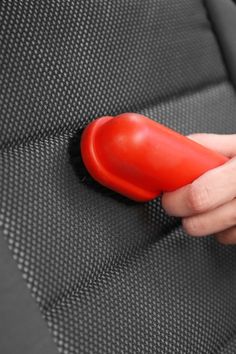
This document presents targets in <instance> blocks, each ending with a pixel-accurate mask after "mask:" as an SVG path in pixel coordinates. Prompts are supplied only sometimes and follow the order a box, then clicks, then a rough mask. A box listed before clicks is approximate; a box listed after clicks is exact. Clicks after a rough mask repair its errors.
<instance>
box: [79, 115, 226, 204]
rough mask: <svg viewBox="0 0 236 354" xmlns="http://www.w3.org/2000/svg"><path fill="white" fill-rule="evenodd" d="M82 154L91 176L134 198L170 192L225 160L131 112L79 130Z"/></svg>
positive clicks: (101, 119) (103, 118) (139, 198)
mask: <svg viewBox="0 0 236 354" xmlns="http://www.w3.org/2000/svg"><path fill="white" fill-rule="evenodd" d="M81 154H82V159H83V161H84V164H85V166H86V168H87V170H88V172H89V173H90V174H91V176H92V177H93V178H94V179H95V180H96V181H98V182H99V183H101V184H102V185H104V186H106V187H107V188H110V189H112V190H114V191H116V192H118V193H120V194H122V195H124V196H126V197H128V198H130V199H133V200H136V201H148V200H151V199H154V198H156V197H157V196H158V195H159V194H160V193H161V192H167V191H174V190H176V189H178V188H180V187H182V186H184V185H187V184H189V183H191V182H193V181H194V180H195V179H196V178H198V177H199V176H200V175H202V174H203V173H205V172H206V171H208V170H210V169H212V168H215V167H217V166H219V165H222V164H224V163H225V162H226V161H227V160H228V158H227V157H225V156H223V155H220V154H219V153H217V152H215V151H212V150H210V149H208V148H205V147H204V146H202V145H200V144H197V143H196V142H194V141H192V140H190V139H188V138H187V137H185V136H183V135H180V134H179V133H177V132H175V131H173V130H171V129H169V128H167V127H165V126H163V125H161V124H159V123H157V122H155V121H153V120H151V119H149V118H147V117H145V116H143V115H140V114H136V113H124V114H121V115H119V116H116V117H108V116H106V117H102V118H98V119H96V120H94V121H93V122H92V123H90V124H89V125H88V126H87V127H86V129H85V130H84V132H83V134H82V138H81Z"/></svg>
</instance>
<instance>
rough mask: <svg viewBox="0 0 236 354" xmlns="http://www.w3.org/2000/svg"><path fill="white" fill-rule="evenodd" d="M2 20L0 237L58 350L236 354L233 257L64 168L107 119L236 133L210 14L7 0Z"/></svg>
mask: <svg viewBox="0 0 236 354" xmlns="http://www.w3.org/2000/svg"><path fill="white" fill-rule="evenodd" d="M0 19H1V23H2V27H1V31H0V41H1V47H2V50H1V52H0V58H1V63H0V64H1V65H0V68H1V69H0V70H1V73H0V75H1V96H0V99H1V112H2V114H1V118H0V125H1V128H0V129H1V136H0V139H1V148H2V150H1V160H0V164H1V169H0V171H1V172H0V173H1V174H0V182H1V186H2V190H1V200H0V203H1V204H0V226H1V227H2V228H3V233H4V236H5V238H6V240H7V242H8V245H9V248H10V249H11V251H12V255H13V257H14V259H15V260H16V262H17V264H18V267H19V269H20V270H21V271H22V276H23V278H24V279H25V280H26V282H27V284H28V286H29V288H30V290H31V293H32V295H33V296H34V297H35V299H36V301H37V303H38V305H39V307H40V310H41V312H42V315H43V316H44V318H45V320H46V321H47V323H48V326H49V328H50V331H51V333H52V335H53V337H54V340H55V341H56V343H57V346H58V349H59V351H60V352H62V353H64V354H68V353H69V354H77V353H164V354H165V353H186V354H189V353H202V354H205V353H220V351H221V350H223V348H226V347H227V345H228V343H229V342H230V343H233V344H230V345H232V346H231V347H229V346H228V348H231V349H229V350H231V351H230V353H233V352H234V349H235V348H236V347H235V344H234V343H235V341H234V340H233V335H234V331H235V326H236V295H235V294H236V272H235V266H236V251H235V247H223V246H219V245H218V244H216V243H215V241H214V239H211V238H207V239H198V240H196V239H192V238H189V237H188V236H187V235H185V234H184V232H183V231H182V229H181V228H180V226H179V223H178V220H176V219H172V218H168V217H167V216H166V215H165V213H164V212H163V210H162V209H161V207H160V202H159V200H156V201H153V202H151V203H146V204H131V205H126V204H125V203H123V202H121V201H117V200H116V199H114V198H111V197H107V196H105V195H103V194H101V193H97V192H95V191H94V190H92V189H90V188H88V187H87V186H85V185H83V184H80V183H79V181H78V178H77V177H76V176H75V174H74V171H73V169H72V167H71V165H70V163H69V156H68V144H69V140H70V137H71V136H72V135H73V133H74V132H75V131H76V130H77V129H78V128H80V127H83V126H84V125H86V124H87V122H88V121H91V120H92V119H93V118H94V117H95V116H100V115H102V114H105V113H106V114H112V113H120V112H123V111H131V110H134V111H139V112H142V113H145V114H146V115H149V116H150V117H152V118H153V119H156V120H158V121H160V122H164V123H165V124H167V125H169V126H171V127H173V128H175V129H177V130H179V131H181V132H182V133H186V134H187V133H190V132H194V131H209V132H212V131H214V132H218V133H220V132H221V133H223V132H225V133H230V132H234V131H235V130H236V119H235V114H236V95H235V92H234V90H233V88H232V86H231V84H230V83H228V82H227V81H226V79H227V78H226V71H225V68H224V66H223V63H222V59H221V54H220V51H219V48H218V46H217V42H216V40H215V37H214V35H213V33H212V31H211V26H210V23H209V21H208V19H207V15H206V11H205V8H204V6H203V4H202V2H201V1H198V0H181V1H180V2H177V1H175V0H168V1H166V0H158V1H157V0H148V1H138V0H135V1H134V0H133V1H131V0H128V1H127V0H126V1H117V2H116V1H114V2H110V1H108V0H107V1H98V0H97V1H95V0H93V1H92V0H91V1H78V2H77V1H70V2H67V1H50V2H49V1H44V2H28V1H24V2H20V1H19V2H18V1H17V2H15V1H14V2H13V1H3V2H2V3H1V7H0Z"/></svg>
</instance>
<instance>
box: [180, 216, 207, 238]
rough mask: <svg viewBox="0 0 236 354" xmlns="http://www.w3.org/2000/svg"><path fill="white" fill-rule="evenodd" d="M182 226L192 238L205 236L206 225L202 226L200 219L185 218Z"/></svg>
mask: <svg viewBox="0 0 236 354" xmlns="http://www.w3.org/2000/svg"><path fill="white" fill-rule="evenodd" d="M182 225H183V228H184V230H185V231H186V232H187V233H188V234H189V235H190V236H202V235H204V225H202V223H201V222H200V221H199V220H198V218H191V217H190V218H185V219H183V221H182Z"/></svg>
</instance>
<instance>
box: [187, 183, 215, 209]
mask: <svg viewBox="0 0 236 354" xmlns="http://www.w3.org/2000/svg"><path fill="white" fill-rule="evenodd" d="M188 203H189V207H190V209H191V210H192V211H193V212H194V213H200V212H203V211H205V210H207V209H208V208H209V207H210V196H209V189H208V188H207V186H204V185H201V186H200V185H198V184H195V183H194V182H193V183H192V184H191V185H190V187H189V194H188Z"/></svg>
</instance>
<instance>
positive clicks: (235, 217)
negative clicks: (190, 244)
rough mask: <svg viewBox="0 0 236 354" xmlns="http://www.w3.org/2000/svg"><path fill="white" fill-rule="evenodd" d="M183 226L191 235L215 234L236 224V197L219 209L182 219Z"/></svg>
mask: <svg viewBox="0 0 236 354" xmlns="http://www.w3.org/2000/svg"><path fill="white" fill-rule="evenodd" d="M182 224H183V228H184V229H185V230H186V232H187V233H188V234H189V235H191V236H206V235H210V234H215V233H218V232H221V231H224V230H226V229H229V228H230V227H232V226H234V225H235V224H236V199H234V200H233V201H231V202H229V203H227V204H224V205H222V206H220V207H218V208H217V209H214V210H211V211H208V212H206V213H203V214H199V215H194V216H190V217H187V218H184V219H183V220H182Z"/></svg>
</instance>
